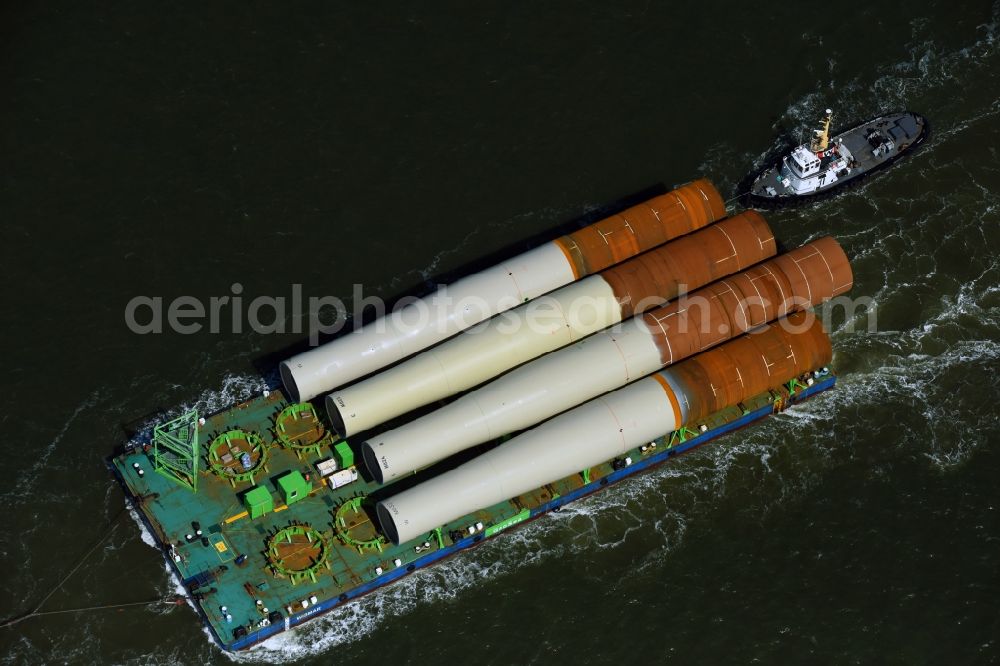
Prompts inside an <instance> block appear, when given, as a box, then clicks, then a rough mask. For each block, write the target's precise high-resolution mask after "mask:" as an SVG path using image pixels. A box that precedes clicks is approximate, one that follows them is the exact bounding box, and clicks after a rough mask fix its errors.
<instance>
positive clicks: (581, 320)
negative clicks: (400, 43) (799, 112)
mask: <svg viewBox="0 0 1000 666" xmlns="http://www.w3.org/2000/svg"><path fill="white" fill-rule="evenodd" d="M776 251H777V250H776V247H775V243H774V236H773V234H772V233H771V229H770V227H768V225H767V222H765V221H764V218H763V217H761V216H760V214H759V213H757V212H755V211H746V212H743V213H740V214H739V215H736V216H734V217H731V218H729V219H727V220H723V221H722V222H718V223H716V224H713V225H710V226H708V227H705V228H704V229H701V230H699V231H696V232H694V233H691V234H688V235H687V236H683V237H681V238H678V239H677V240H674V241H671V242H669V243H664V244H663V245H660V246H659V247H655V248H653V249H652V250H649V251H648V252H645V253H643V254H640V255H639V256H638V257H633V258H632V259H629V260H627V261H624V262H622V263H621V264H618V265H617V266H612V267H611V268H607V269H605V270H604V271H602V272H600V273H598V274H597V275H591V276H588V277H586V278H584V279H582V280H578V281H577V282H574V283H572V284H569V285H567V286H565V287H562V288H561V289H557V290H556V291H554V292H551V293H549V294H546V295H545V296H541V297H539V298H537V299H535V300H534V301H532V302H530V303H526V304H524V305H521V306H519V307H517V308H515V309H513V310H511V311H510V312H507V313H505V314H503V315H502V316H499V317H495V318H493V319H490V320H489V321H486V322H483V323H482V324H480V325H478V326H474V327H473V328H471V329H469V330H467V331H465V332H464V333H462V334H461V335H457V336H455V337H454V338H452V339H450V340H446V341H445V342H443V343H441V344H440V345H438V346H437V347H434V348H433V349H428V350H427V351H425V352H423V353H421V354H417V355H416V356H414V357H413V358H409V359H407V360H405V361H403V362H402V363H400V364H398V365H396V366H394V367H392V368H389V369H387V370H385V371H383V372H380V373H378V374H376V375H374V376H372V377H369V378H368V379H365V380H362V381H360V382H357V383H355V384H352V385H351V386H348V387H346V388H343V389H340V390H339V391H335V392H333V393H331V394H330V395H328V396H327V397H326V408H327V412H328V414H329V415H330V421H331V423H333V427H334V429H335V430H336V431H337V432H338V433H339V434H340V435H341V436H345V437H347V436H352V435H355V434H357V433H359V432H362V431H364V430H367V429H369V428H372V427H374V426H376V425H378V424H380V423H384V422H385V421H388V420H389V419H391V418H395V417H397V416H400V415H401V414H405V413H407V412H409V411H411V410H413V409H416V408H418V407H420V406H422V405H427V404H430V403H432V402H434V401H435V400H441V399H443V398H446V397H448V396H450V395H454V394H456V393H459V392H461V391H465V390H467V389H470V388H472V387H473V386H478V385H479V384H482V383H483V382H486V381H489V380H490V379H492V378H493V377H496V376H497V375H500V374H501V373H503V372H506V371H507V370H510V369H511V368H514V367H517V366H518V365H521V364H522V363H527V362H528V361H530V360H532V359H534V358H537V357H539V356H541V355H543V354H546V353H548V352H550V351H553V350H555V349H559V348H560V347H563V346H565V345H568V344H570V343H572V342H575V341H577V340H580V339H582V338H584V337H586V336H588V335H590V334H592V333H595V332H597V331H600V330H602V329H604V328H607V327H609V326H612V325H614V324H617V323H619V322H621V321H622V320H624V319H628V318H629V317H631V316H632V315H634V314H636V312H643V311H646V310H649V309H651V308H654V307H658V306H660V305H662V304H663V303H664V302H665V301H668V300H670V299H673V298H676V297H677V296H678V295H680V294H681V293H683V292H685V291H688V290H691V289H697V288H699V287H703V286H705V285H706V284H709V283H710V282H712V281H713V280H717V279H719V278H721V277H724V276H726V275H731V274H733V273H735V272H737V271H740V270H742V269H745V268H747V267H749V266H753V265H754V264H756V263H758V262H760V261H763V260H764V259H767V258H768V257H771V256H773V255H774V253H775V252H776Z"/></svg>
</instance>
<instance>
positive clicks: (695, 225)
mask: <svg viewBox="0 0 1000 666" xmlns="http://www.w3.org/2000/svg"><path fill="white" fill-rule="evenodd" d="M725 214H726V206H725V204H724V203H723V201H722V197H721V196H720V195H719V193H718V191H716V189H715V188H714V187H713V186H712V184H711V183H710V182H709V181H707V180H704V179H702V180H696V181H694V182H693V183H690V184H688V185H685V186H683V187H679V188H677V189H676V190H674V191H672V192H667V193H666V194H661V195H660V196H658V197H654V198H652V199H650V200H649V201H646V202H644V203H641V204H639V205H637V206H632V207H631V208H629V209H628V210H625V211H623V212H621V213H618V214H617V215H612V216H611V217H609V218H606V219H604V220H601V221H600V222H595V223H594V224H591V225H590V226H589V227H585V228H583V229H580V230H579V231H575V232H573V233H571V234H569V235H567V236H563V237H562V238H559V239H557V240H556V241H555V242H556V244H557V245H558V246H559V247H560V248H561V249H562V251H563V252H565V253H566V256H567V258H569V260H570V262H571V263H572V265H573V274H574V275H575V276H576V277H577V279H579V278H581V277H583V276H584V275H590V274H591V273H596V272H598V271H601V270H604V269H605V268H607V267H609V266H613V265H615V264H617V263H618V262H620V261H623V260H625V259H628V258H629V257H634V256H635V255H637V254H639V253H640V252H644V251H646V250H648V249H650V248H652V247H656V246H657V245H660V244H662V243H666V242H667V241H668V240H670V239H671V238H677V237H678V236H683V235H684V234H686V233H690V232H692V231H694V230H695V229H700V228H701V227H703V226H705V225H706V224H710V223H711V222H713V221H715V220H718V219H719V218H721V217H722V216H724V215H725Z"/></svg>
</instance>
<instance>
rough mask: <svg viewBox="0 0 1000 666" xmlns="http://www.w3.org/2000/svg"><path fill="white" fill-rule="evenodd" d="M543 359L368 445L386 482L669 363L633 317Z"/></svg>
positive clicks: (372, 466)
mask: <svg viewBox="0 0 1000 666" xmlns="http://www.w3.org/2000/svg"><path fill="white" fill-rule="evenodd" d="M616 329H620V330H606V331H603V332H601V333H597V334H595V335H592V336H590V337H588V338H586V339H584V340H582V341H580V342H578V343H577V344H575V345H572V346H570V347H566V348H564V349H561V350H559V351H557V352H553V353H552V354H549V355H548V356H545V357H542V358H540V359H537V360H535V361H533V362H531V363H529V364H527V365H525V366H522V367H520V368H518V369H517V370H515V371H513V372H511V373H510V374H507V375H505V376H503V377H501V378H500V379H498V380H496V381H493V382H491V383H489V384H487V385H485V386H483V387H481V388H479V389H477V390H476V391H473V392H472V393H468V394H466V395H464V396H462V397H461V398H459V399H458V400H456V401H454V402H452V403H451V404H449V405H446V406H445V407H442V408H441V409H439V410H437V411H435V412H433V413H431V414H428V415H426V416H423V417H421V418H419V419H417V420H415V421H412V422H410V423H408V424H406V425H404V426H402V427H400V428H396V429H394V430H389V431H387V432H384V433H381V434H380V435H378V436H376V437H374V438H372V439H370V440H368V441H367V442H365V443H364V444H363V445H362V452H363V454H364V458H365V464H366V465H367V466H368V469H369V470H370V471H371V472H372V474H373V475H374V476H375V478H376V479H378V480H379V482H381V483H385V482H387V481H391V480H392V479H395V478H397V477H399V476H403V475H406V474H409V473H411V472H413V471H414V470H417V469H421V468H423V467H426V466H428V465H431V464H433V463H435V462H437V461H438V460H443V459H444V458H447V457H448V456H451V455H454V454H455V453H458V452H459V451H462V450H464V449H467V448H469V447H470V446H474V445H476V444H479V443H482V442H488V441H490V440H493V439H496V438H498V437H500V436H502V435H505V434H507V433H510V432H515V431H517V430H521V429H523V428H527V427H529V426H532V425H534V424H536V423H538V422H539V421H542V420H544V419H546V418H548V417H550V416H552V415H553V414H558V413H559V412H561V411H563V410H565V409H569V408H570V407H573V406H575V405H579V404H580V403H582V402H584V401H586V400H589V399H591V398H593V397H594V396H597V395H600V394H602V393H605V392H607V391H610V390H612V389H615V388H618V387H620V386H624V385H625V384H628V383H629V382H633V381H635V380H636V379H638V378H639V377H642V376H644V375H647V374H649V373H651V372H653V371H655V370H658V369H659V368H661V367H662V366H663V363H662V361H661V360H660V359H661V354H660V350H659V349H658V348H657V345H656V341H655V339H654V337H653V335H652V334H651V333H650V330H649V328H648V327H647V326H645V324H644V323H643V322H642V321H641V320H639V319H630V320H628V321H627V322H625V323H624V324H623V325H622V326H621V327H616Z"/></svg>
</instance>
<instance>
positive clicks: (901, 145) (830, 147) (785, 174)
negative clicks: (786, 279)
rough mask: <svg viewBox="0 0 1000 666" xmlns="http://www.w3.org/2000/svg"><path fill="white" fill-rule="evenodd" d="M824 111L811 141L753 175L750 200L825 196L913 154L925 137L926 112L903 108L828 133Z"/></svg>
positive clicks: (765, 203)
mask: <svg viewBox="0 0 1000 666" xmlns="http://www.w3.org/2000/svg"><path fill="white" fill-rule="evenodd" d="M832 119H833V111H831V110H830V109H827V110H826V115H825V116H824V117H823V119H822V120H821V121H820V125H819V128H818V129H815V130H813V132H814V136H813V138H812V140H811V141H810V142H809V143H808V145H807V144H804V143H803V144H802V145H800V146H797V147H796V148H794V149H793V150H792V151H791V153H789V154H785V155H783V156H782V157H781V158H780V159H778V160H777V161H775V162H772V163H771V164H770V165H769V166H767V167H766V168H765V169H764V170H763V171H761V172H760V173H758V174H757V175H756V176H755V177H754V178H753V184H752V185H751V187H750V190H749V192H748V199H749V204H750V205H751V206H755V207H759V208H779V207H783V206H786V205H791V204H797V203H803V202H807V201H812V200H814V199H818V198H821V197H823V196H826V195H828V194H830V193H831V192H833V191H834V190H837V189H840V188H842V187H845V186H847V185H849V184H855V183H857V182H859V181H860V180H861V179H862V178H863V177H865V176H867V175H870V174H872V173H874V172H876V171H878V170H880V169H884V168H885V167H887V166H889V165H890V164H892V163H893V162H895V161H896V160H897V159H899V158H900V157H902V156H903V155H907V154H909V153H912V152H913V151H914V149H916V147H917V146H919V145H920V144H921V143H923V141H924V139H926V138H927V134H928V131H929V128H930V126H929V124H928V123H927V119H926V118H924V117H923V116H921V115H919V114H916V113H912V112H909V111H903V112H899V113H890V114H888V115H884V116H879V117H878V118H875V119H873V120H869V121H868V122H865V123H862V124H860V125H858V126H856V127H853V128H851V129H849V130H847V131H844V132H840V133H838V134H836V135H835V136H833V137H832V138H831V137H830V121H831V120H832Z"/></svg>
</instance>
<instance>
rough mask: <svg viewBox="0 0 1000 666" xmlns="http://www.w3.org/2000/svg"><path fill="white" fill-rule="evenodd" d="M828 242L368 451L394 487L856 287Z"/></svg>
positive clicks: (707, 291)
mask: <svg viewBox="0 0 1000 666" xmlns="http://www.w3.org/2000/svg"><path fill="white" fill-rule="evenodd" d="M851 282H852V277H851V270H850V264H849V262H848V261H847V257H846V255H844V251H843V249H841V247H840V246H839V245H838V244H837V242H836V241H835V240H834V239H832V238H830V237H825V238H821V239H818V240H815V241H812V242H810V243H807V244H806V245H804V246H802V247H800V248H796V249H795V250H792V251H791V252H788V253H787V254H784V255H781V256H779V257H776V258H775V259H772V260H770V261H766V262H764V263H762V264H758V265H757V266H754V267H753V268H751V269H749V270H747V271H743V272H741V273H739V274H737V275H733V276H730V277H728V278H726V279H723V280H719V281H718V282H715V283H713V284H712V285H709V286H708V287H705V288H703V289H699V290H697V291H695V292H693V293H692V294H690V295H688V296H687V297H685V298H684V299H679V300H677V301H674V302H672V303H670V304H668V305H665V306H663V307H660V308H657V309H655V310H651V311H648V312H646V313H644V314H642V315H640V316H638V317H635V318H633V319H630V320H628V321H627V322H625V323H623V324H622V325H621V326H616V327H614V328H612V329H608V330H605V331H602V332H600V333H596V334H594V335H592V336H590V337H588V338H585V339H584V340H582V341H581V342H578V343H576V344H574V345H571V346H569V347H565V348H563V349H561V350H559V351H556V352H553V353H551V354H549V355H547V356H544V357H542V358H539V359H536V360H534V361H532V362H531V363H528V364H526V365H523V366H521V367H520V368H517V369H516V370H513V371H511V372H509V373H507V374H506V375H504V376H502V377H500V378H498V379H496V380H494V381H492V382H490V383H489V384H486V385H484V386H482V387H480V388H478V389H476V390H475V391H472V392H471V393H468V394H466V395H464V396H462V397H461V398H459V399H458V400H456V401H454V402H452V403H451V404H449V405H446V406H444V407H442V408H441V409H438V410H437V411H435V412H433V413H431V414H427V415H426V416H423V417H421V418H418V419H416V420H415V421H412V422H410V423H408V424H406V425H404V426H401V427H399V428H396V429H393V430H389V431H387V432H384V433H381V434H380V435H378V436H376V437H374V438H372V439H370V440H369V441H367V442H365V443H363V444H362V454H363V457H364V460H365V464H366V465H367V466H368V468H369V470H370V471H371V472H372V474H373V476H374V477H375V478H376V479H378V480H379V481H380V482H383V483H384V482H386V481H389V480H391V479H394V478H397V477H399V476H401V475H404V474H408V473H410V472H412V471H414V470H418V469H421V468H423V467H426V466H428V465H431V464H433V463H435V462H437V461H439V460H443V459H444V458H447V457H449V456H451V455H453V454H455V453H457V452H459V451H461V450H463V449H466V448H468V447H470V446H474V445H476V444H480V443H483V442H487V441H490V440H493V439H496V438H498V437H501V436H502V435H505V434H508V433H511V432H515V431H517V430H521V429H523V428H527V427H529V426H531V425H534V424H535V423H539V422H540V421H543V420H544V419H546V418H549V417H551V416H554V415H556V414H558V413H560V412H562V411H565V410H567V409H570V408H572V407H574V406H576V405H578V404H580V403H582V402H584V401H586V400H589V399H591V398H594V397H597V396H599V395H601V394H602V393H605V392H607V391H611V390H613V389H616V388H619V387H621V386H624V385H625V384H627V383H629V382H632V381H635V380H636V378H638V377H642V376H644V375H647V374H649V373H651V372H654V371H656V370H658V369H660V368H662V367H665V366H667V365H671V364H673V363H676V362H677V361H680V360H682V359H684V358H687V357H689V356H692V355H694V354H697V353H699V352H701V351H703V350H705V349H708V348H710V347H713V346H715V345H717V344H720V343H722V342H725V341H726V340H729V339H731V338H733V337H735V336H737V335H739V334H740V333H742V332H744V331H748V330H750V329H752V328H754V327H756V326H760V325H762V324H765V323H767V322H769V321H773V320H774V319H777V318H778V317H782V316H784V315H787V314H789V313H790V312H793V311H795V310H800V309H804V308H807V307H810V306H811V305H817V304H819V303H821V302H823V301H824V300H826V299H828V298H832V297H834V296H837V295H839V294H841V293H843V292H844V291H846V290H847V289H849V288H850V286H851Z"/></svg>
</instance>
